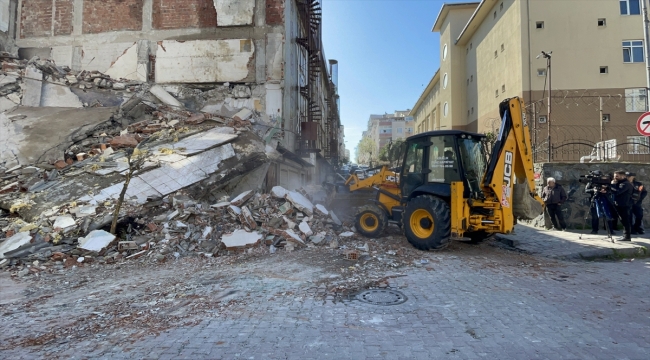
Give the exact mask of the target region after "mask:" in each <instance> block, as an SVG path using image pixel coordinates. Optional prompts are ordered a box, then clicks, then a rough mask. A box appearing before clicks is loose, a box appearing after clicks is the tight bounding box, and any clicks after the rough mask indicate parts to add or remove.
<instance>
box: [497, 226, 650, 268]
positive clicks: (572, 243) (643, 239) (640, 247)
mask: <svg viewBox="0 0 650 360" xmlns="http://www.w3.org/2000/svg"><path fill="white" fill-rule="evenodd" d="M621 234H622V232H621V231H619V232H618V235H615V236H613V239H616V238H619V237H620V236H621ZM497 237H498V238H499V239H500V240H501V241H503V242H504V243H506V244H508V245H510V246H512V247H515V248H517V249H519V250H522V251H525V252H527V253H529V254H534V255H539V256H545V257H551V258H559V259H576V258H577V259H580V258H600V257H617V256H621V255H623V256H626V257H634V256H639V255H645V254H646V251H647V249H650V234H647V233H646V234H644V235H632V240H633V241H632V242H625V241H616V242H614V243H613V242H612V241H611V239H610V238H608V237H607V235H605V231H604V230H603V231H601V233H600V234H597V235H592V234H590V233H589V230H586V231H585V233H584V234H583V233H581V232H580V230H572V231H555V230H545V229H542V228H536V227H533V226H530V225H526V224H517V225H516V226H515V234H512V235H497Z"/></svg>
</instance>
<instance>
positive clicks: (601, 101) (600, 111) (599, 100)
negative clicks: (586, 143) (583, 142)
mask: <svg viewBox="0 0 650 360" xmlns="http://www.w3.org/2000/svg"><path fill="white" fill-rule="evenodd" d="M598 102H599V103H600V105H599V106H598V113H599V114H600V141H601V142H602V141H603V130H604V127H605V123H604V122H603V97H602V96H599V97H598Z"/></svg>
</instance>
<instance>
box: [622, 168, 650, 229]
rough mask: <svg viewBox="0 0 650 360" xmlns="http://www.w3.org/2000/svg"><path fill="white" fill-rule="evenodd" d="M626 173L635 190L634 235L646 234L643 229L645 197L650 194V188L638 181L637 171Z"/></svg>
mask: <svg viewBox="0 0 650 360" xmlns="http://www.w3.org/2000/svg"><path fill="white" fill-rule="evenodd" d="M626 175H627V180H628V181H629V182H630V183H631V184H632V186H633V187H634V191H633V192H632V217H633V218H634V221H633V223H632V235H636V234H639V235H641V234H645V231H644V230H643V199H645V197H646V196H648V190H646V188H645V187H644V186H643V184H642V183H641V182H639V181H636V174H635V173H632V172H629V173H626Z"/></svg>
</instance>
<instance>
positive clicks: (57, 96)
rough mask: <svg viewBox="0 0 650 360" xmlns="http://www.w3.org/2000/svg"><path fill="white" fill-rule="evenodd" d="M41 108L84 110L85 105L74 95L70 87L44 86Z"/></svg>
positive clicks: (46, 84) (49, 84) (50, 84)
mask: <svg viewBox="0 0 650 360" xmlns="http://www.w3.org/2000/svg"><path fill="white" fill-rule="evenodd" d="M40 106H41V107H64V108H82V107H84V104H83V103H82V102H81V100H79V97H78V96H77V95H75V94H74V93H72V90H70V88H69V87H68V86H65V85H61V84H52V83H45V84H43V89H42V96H41V104H40Z"/></svg>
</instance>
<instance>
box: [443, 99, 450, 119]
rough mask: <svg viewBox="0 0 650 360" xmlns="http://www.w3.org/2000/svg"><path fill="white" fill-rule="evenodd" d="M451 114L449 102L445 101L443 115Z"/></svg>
mask: <svg viewBox="0 0 650 360" xmlns="http://www.w3.org/2000/svg"><path fill="white" fill-rule="evenodd" d="M447 115H449V103H447V102H446V103H445V105H444V106H443V107H442V116H444V117H447Z"/></svg>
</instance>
